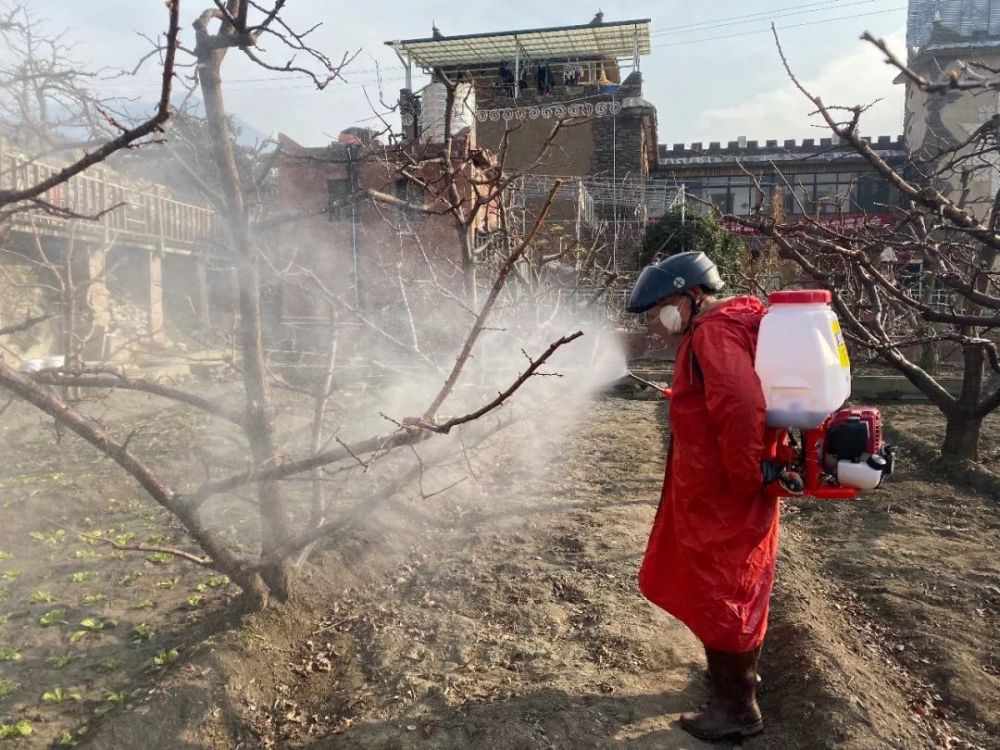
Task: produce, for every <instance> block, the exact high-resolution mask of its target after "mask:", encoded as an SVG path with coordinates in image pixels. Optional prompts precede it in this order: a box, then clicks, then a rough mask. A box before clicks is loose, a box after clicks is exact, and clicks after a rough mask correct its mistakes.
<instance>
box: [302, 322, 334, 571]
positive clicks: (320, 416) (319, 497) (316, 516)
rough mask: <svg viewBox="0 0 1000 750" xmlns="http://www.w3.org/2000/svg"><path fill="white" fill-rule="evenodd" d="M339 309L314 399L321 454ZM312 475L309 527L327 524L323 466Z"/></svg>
mask: <svg viewBox="0 0 1000 750" xmlns="http://www.w3.org/2000/svg"><path fill="white" fill-rule="evenodd" d="M337 333H338V332H337V310H336V308H334V307H332V306H331V308H330V315H329V345H328V347H327V352H326V363H325V370H324V373H323V377H322V378H321V379H320V381H319V382H318V383H317V384H316V400H315V401H314V402H313V423H312V436H311V441H310V444H309V452H310V453H312V454H316V453H319V452H320V451H321V450H322V449H323V420H324V418H325V417H326V405H327V403H328V402H329V400H330V392H331V391H332V390H333V370H334V368H335V367H336V364H337ZM309 475H310V477H311V478H312V508H311V510H310V513H309V527H310V528H312V529H316V528H319V527H320V526H322V525H323V524H324V523H326V490H325V486H324V484H323V469H322V467H319V466H317V467H316V468H315V469H313V470H312V471H311V472H310V473H309ZM315 546H316V545H315V544H310V545H309V546H308V547H306V548H305V549H303V550H302V552H301V553H300V554H299V556H298V558H297V559H296V561H295V565H296V567H300V566H301V565H302V564H303V563H304V562H305V561H306V560H308V559H309V555H310V553H312V551H313V548H314V547H315Z"/></svg>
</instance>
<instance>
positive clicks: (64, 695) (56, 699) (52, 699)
mask: <svg viewBox="0 0 1000 750" xmlns="http://www.w3.org/2000/svg"><path fill="white" fill-rule="evenodd" d="M78 700H82V699H81V697H80V694H79V693H77V692H71V691H68V690H63V689H62V688H61V687H58V686H57V687H54V688H52V689H51V690H46V691H45V692H44V693H42V701H43V702H44V703H62V702H63V701H78Z"/></svg>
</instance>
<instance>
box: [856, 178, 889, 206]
mask: <svg viewBox="0 0 1000 750" xmlns="http://www.w3.org/2000/svg"><path fill="white" fill-rule="evenodd" d="M898 203H899V196H898V193H896V191H895V190H894V189H893V188H892V187H891V186H890V185H889V183H888V182H886V181H885V180H884V179H883V178H882V177H881V176H880V175H863V176H862V177H860V178H858V186H857V210H859V211H865V212H869V213H878V212H881V211H887V210H888V208H889V207H890V206H894V205H897V204H898Z"/></svg>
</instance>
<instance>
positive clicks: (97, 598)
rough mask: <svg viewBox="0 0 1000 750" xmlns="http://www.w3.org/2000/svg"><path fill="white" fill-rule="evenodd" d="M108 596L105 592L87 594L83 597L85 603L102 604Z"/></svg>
mask: <svg viewBox="0 0 1000 750" xmlns="http://www.w3.org/2000/svg"><path fill="white" fill-rule="evenodd" d="M106 599H107V597H106V596H105V595H104V594H87V596H85V597H83V603H84V604H100V603H101V602H103V601H105V600H106Z"/></svg>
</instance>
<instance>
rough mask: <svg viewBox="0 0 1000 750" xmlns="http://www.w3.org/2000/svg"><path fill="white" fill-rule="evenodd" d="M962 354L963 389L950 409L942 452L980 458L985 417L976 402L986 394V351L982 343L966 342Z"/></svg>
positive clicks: (945, 454) (950, 455)
mask: <svg viewBox="0 0 1000 750" xmlns="http://www.w3.org/2000/svg"><path fill="white" fill-rule="evenodd" d="M962 354H963V357H964V360H965V363H964V367H963V369H962V393H961V395H959V397H958V401H957V402H956V403H955V406H954V408H953V409H952V410H950V411H948V412H947V426H946V427H945V436H944V444H943V445H942V446H941V455H942V456H948V457H954V458H963V459H969V460H970V461H977V460H978V459H979V433H980V430H981V428H982V425H983V418H982V416H981V415H978V414H977V412H976V406H977V405H978V404H979V401H980V399H981V398H982V396H983V375H984V374H985V373H984V369H985V365H986V355H985V354H984V353H983V350H982V348H981V347H979V346H966V347H964V348H963V351H962Z"/></svg>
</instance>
